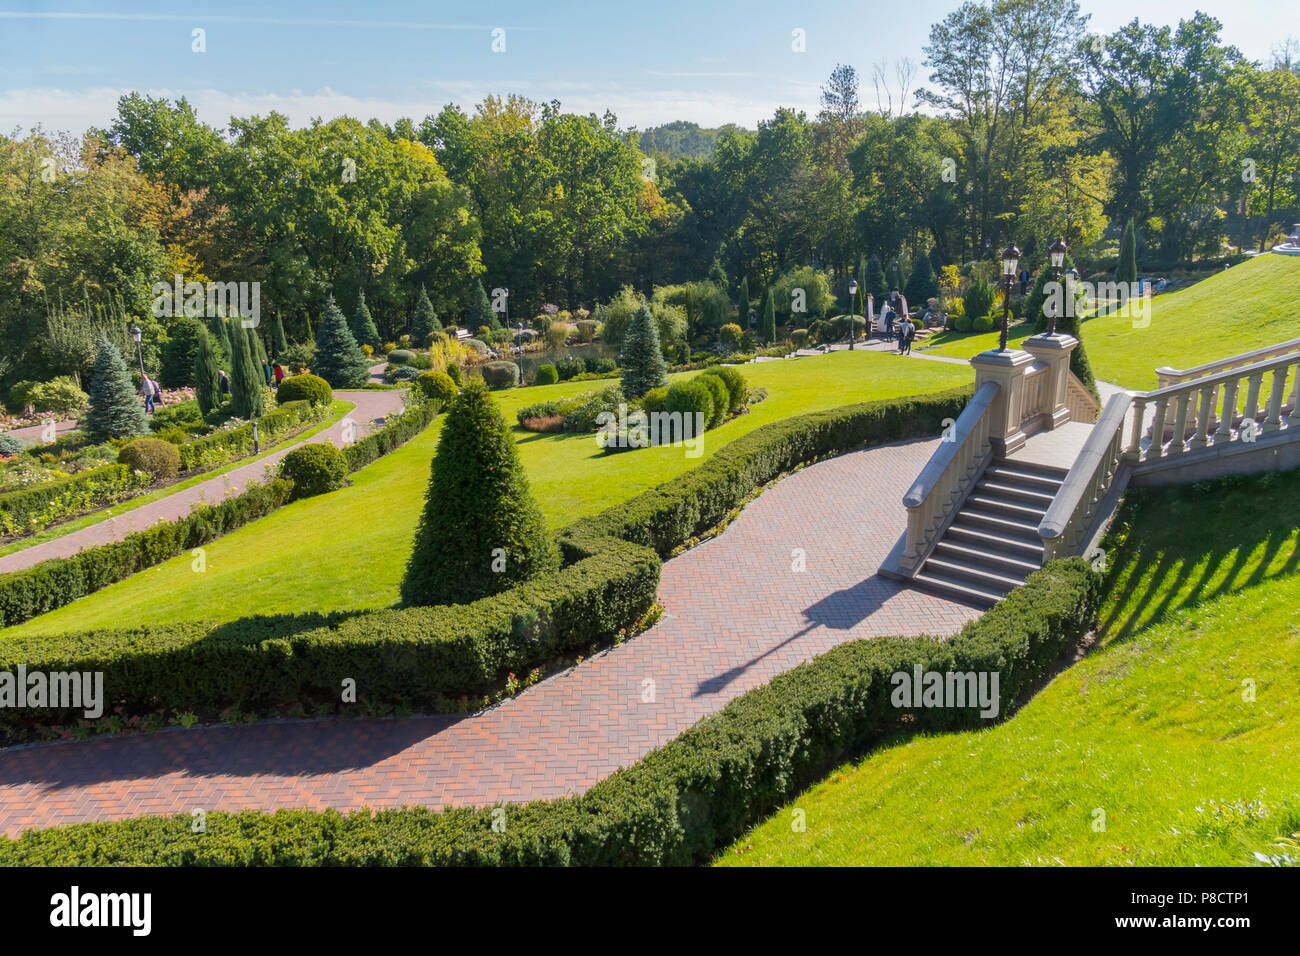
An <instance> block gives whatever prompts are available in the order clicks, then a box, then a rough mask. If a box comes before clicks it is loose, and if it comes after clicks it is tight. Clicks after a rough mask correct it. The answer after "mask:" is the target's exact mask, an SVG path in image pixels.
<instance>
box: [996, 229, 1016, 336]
mask: <svg viewBox="0 0 1300 956" xmlns="http://www.w3.org/2000/svg"><path fill="white" fill-rule="evenodd" d="M1019 266H1020V250H1019V249H1018V248H1016V245H1015V243H1012V244H1011V245H1009V246H1007V247H1006V248H1005V249H1003V250H1002V334H1001V335H999V336H998V351H1000V352H1005V351H1006V350H1007V331H1008V329H1009V328H1010V326H1011V283H1012V282H1013V281H1014V280H1015V278H1016V269H1018V268H1019Z"/></svg>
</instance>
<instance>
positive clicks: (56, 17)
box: [0, 0, 1300, 133]
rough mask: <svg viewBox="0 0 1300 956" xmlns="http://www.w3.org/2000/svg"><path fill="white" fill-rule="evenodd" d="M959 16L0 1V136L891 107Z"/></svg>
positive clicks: (1218, 5)
mask: <svg viewBox="0 0 1300 956" xmlns="http://www.w3.org/2000/svg"><path fill="white" fill-rule="evenodd" d="M958 4H959V0H906V2H897V0H891V2H878V0H856V2H854V0H781V2H777V0H744V2H711V0H693V2H692V0H630V2H629V0H608V2H604V3H599V2H579V0H532V2H513V0H512V2H493V0H477V2H467V0H461V2H457V3H454V4H453V3H443V2H425V3H415V2H391V0H369V2H366V3H357V2H355V0H348V2H345V0H315V2H312V3H289V2H265V0H264V2H250V0H226V2H221V3H209V2H190V0H172V2H170V3H167V2H145V0H101V2H98V3H95V2H84V0H83V2H76V0H58V2H34V0H28V2H22V0H0V132H4V133H8V132H11V131H13V130H14V129H15V128H17V127H22V128H29V127H31V126H34V125H35V124H38V123H39V124H41V125H42V126H44V128H45V129H46V130H47V131H52V130H66V131H68V132H72V133H81V132H84V131H85V130H86V129H87V128H88V127H90V126H104V125H107V124H108V123H109V121H110V120H111V119H112V117H113V115H114V113H115V111H116V109H115V105H116V102H117V98H118V97H119V96H121V95H122V94H123V93H127V92H130V91H132V90H138V91H140V92H143V93H147V94H150V95H153V96H166V97H171V98H175V97H179V96H185V97H187V98H188V99H189V100H190V102H191V103H193V104H194V105H195V107H196V109H197V110H198V113H199V116H200V118H201V119H203V120H204V121H205V122H208V123H210V124H212V125H214V126H218V127H223V126H225V124H226V122H227V121H228V120H229V118H230V117H231V116H246V115H251V114H265V113H267V112H269V111H271V110H278V111H280V112H282V113H284V114H286V115H287V116H288V117H289V118H290V120H291V121H292V122H293V123H294V124H295V125H301V124H305V123H307V122H310V120H311V119H312V118H313V117H322V118H332V117H334V116H338V115H343V114H347V115H352V116H358V117H361V118H362V119H369V118H371V117H377V118H378V119H380V120H383V121H385V122H391V121H393V120H395V119H397V118H399V117H403V116H409V117H411V118H412V119H414V120H415V121H416V122H418V121H419V120H420V119H422V118H423V117H424V116H426V115H428V114H430V113H437V112H438V111H439V110H440V109H441V108H442V107H443V106H444V105H446V104H447V103H449V102H455V103H459V104H460V105H461V106H462V107H463V108H465V109H466V110H467V111H469V110H472V108H473V106H474V104H475V103H477V102H479V101H480V100H481V99H482V98H483V97H484V96H485V95H487V94H489V93H498V94H506V93H519V94H522V95H524V96H527V97H529V98H531V99H534V100H540V101H549V100H553V99H555V100H559V101H560V102H561V104H562V106H563V107H564V108H565V109H566V110H571V111H574V112H579V113H587V112H595V113H604V112H605V110H607V109H608V110H612V111H613V112H614V113H615V115H616V116H617V117H618V120H619V125H620V126H623V127H631V126H635V127H637V128H640V129H645V128H647V127H649V126H653V125H657V124H659V123H664V122H668V121H671V120H677V119H685V120H691V121H694V122H696V123H699V124H700V125H701V126H717V125H720V124H723V123H728V122H732V123H738V124H740V125H743V126H748V127H751V128H752V127H753V126H755V124H756V123H757V122H758V121H759V120H760V119H763V118H766V117H770V116H771V115H772V113H773V111H774V110H775V109H776V108H777V107H779V106H788V107H794V108H797V109H803V110H806V111H807V112H808V113H810V114H812V113H815V112H816V110H817V99H818V90H819V88H820V86H821V85H822V83H823V82H825V80H826V77H827V75H828V74H829V73H830V71H831V69H832V68H833V67H834V66H835V64H836V63H839V62H844V63H849V64H851V65H853V66H854V67H856V68H857V69H858V72H859V74H860V75H861V76H862V79H863V85H862V89H861V99H862V102H863V104H864V105H865V106H867V107H874V106H875V105H876V93H875V89H874V87H873V84H872V79H871V78H872V72H873V67H874V66H875V65H877V64H881V65H882V66H884V68H885V71H886V73H887V74H888V76H889V78H890V86H891V87H893V90H892V93H893V96H894V98H895V100H897V98H898V90H897V81H896V79H895V76H896V73H895V70H896V65H897V64H898V63H900V62H902V61H904V60H910V61H912V63H914V64H915V67H916V79H915V81H914V83H913V85H914V86H915V85H924V83H925V80H926V70H925V67H924V53H923V51H922V48H923V47H924V45H925V44H926V41H927V36H928V33H929V29H930V25H931V24H933V23H937V22H938V21H940V20H941V19H942V18H943V17H944V16H945V15H946V14H947V13H949V12H950V11H951V10H953V9H954V8H956V7H957V6H958ZM1081 6H1082V8H1083V11H1084V12H1085V13H1088V14H1090V15H1091V20H1090V23H1089V28H1090V30H1092V31H1093V32H1103V33H1105V32H1111V31H1113V30H1114V29H1115V28H1117V27H1118V26H1120V25H1121V24H1123V23H1125V22H1127V21H1129V20H1131V19H1132V18H1133V16H1134V15H1135V14H1137V15H1140V17H1141V19H1142V20H1143V21H1144V22H1157V23H1162V24H1163V23H1169V24H1173V23H1176V22H1177V21H1178V20H1179V18H1181V17H1187V16H1189V15H1190V14H1191V13H1192V12H1193V11H1194V10H1196V9H1201V10H1204V11H1205V12H1207V13H1209V14H1211V15H1213V16H1214V17H1216V18H1217V19H1218V20H1220V21H1221V22H1222V23H1223V25H1224V29H1223V34H1222V36H1223V39H1224V40H1225V41H1226V42H1228V43H1232V44H1234V45H1236V46H1237V47H1238V48H1239V49H1241V51H1242V52H1243V53H1245V54H1246V55H1247V56H1248V57H1250V58H1252V59H1255V60H1260V61H1267V60H1268V59H1269V55H1270V52H1271V50H1272V49H1273V47H1274V46H1275V45H1276V44H1277V43H1278V42H1279V41H1280V40H1282V39H1284V38H1286V37H1287V36H1293V37H1296V38H1300V2H1297V0H1200V2H1199V3H1198V2H1196V0H1141V2H1140V3H1136V2H1134V0H1081ZM196 29H198V30H202V31H203V37H202V41H203V42H202V45H203V46H204V47H205V49H204V50H203V51H202V52H199V51H196V49H195V47H196V46H197V45H198V43H197V41H196V40H195V39H194V32H193V31H195V30H196ZM494 31H503V32H494ZM795 31H802V36H803V49H802V50H796V49H795V47H796V46H798V43H797V34H796V32H795ZM494 46H496V47H497V49H496V50H494V48H493V47H494Z"/></svg>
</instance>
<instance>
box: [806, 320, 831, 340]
mask: <svg viewBox="0 0 1300 956" xmlns="http://www.w3.org/2000/svg"><path fill="white" fill-rule="evenodd" d="M808 336H809V337H810V338H811V339H812V340H813V343H814V344H816V345H825V344H826V343H827V342H829V341H830V340H831V339H832V338H834V337H835V329H834V327H833V326H832V325H831V324H830V323H829V322H827V321H826V320H825V319H816V320H814V321H813V323H812V325H810V326H808Z"/></svg>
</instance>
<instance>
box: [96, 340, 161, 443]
mask: <svg viewBox="0 0 1300 956" xmlns="http://www.w3.org/2000/svg"><path fill="white" fill-rule="evenodd" d="M93 376H94V377H93V378H92V379H91V382H90V412H89V414H88V415H87V416H86V420H85V422H84V423H83V425H82V427H83V428H84V429H85V432H86V434H87V435H89V436H90V437H91V438H92V439H94V440H95V441H97V442H105V441H108V440H109V439H111V438H126V437H129V436H131V435H148V434H149V422H148V421H147V420H146V419H145V417H144V398H143V397H142V396H141V395H140V393H139V392H137V391H136V388H135V386H134V385H132V384H131V374H130V373H129V372H128V371H127V370H126V362H124V361H122V353H121V352H119V351H118V350H117V349H116V348H115V347H114V346H113V345H112V344H111V343H110V342H108V341H103V342H100V343H99V353H98V354H97V355H96V356H95V371H94V372H93Z"/></svg>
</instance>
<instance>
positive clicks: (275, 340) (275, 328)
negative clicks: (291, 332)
mask: <svg viewBox="0 0 1300 956" xmlns="http://www.w3.org/2000/svg"><path fill="white" fill-rule="evenodd" d="M288 348H289V340H288V339H286V338H285V337H284V323H283V322H281V321H280V313H278V312H277V313H276V314H275V321H274V322H272V323H271V351H272V352H274V353H275V357H276V358H279V357H280V356H281V355H283V354H284V353H285V350H286V349H288Z"/></svg>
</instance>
